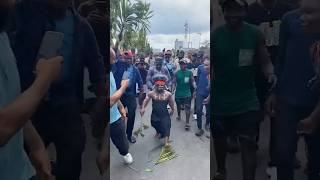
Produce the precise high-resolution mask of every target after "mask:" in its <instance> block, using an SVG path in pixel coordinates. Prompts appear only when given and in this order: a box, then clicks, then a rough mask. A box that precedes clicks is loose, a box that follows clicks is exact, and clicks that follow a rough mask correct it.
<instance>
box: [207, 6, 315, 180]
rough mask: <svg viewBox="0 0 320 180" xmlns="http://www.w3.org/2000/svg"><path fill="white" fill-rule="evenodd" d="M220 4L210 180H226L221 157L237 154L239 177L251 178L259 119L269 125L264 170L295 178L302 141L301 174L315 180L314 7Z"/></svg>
mask: <svg viewBox="0 0 320 180" xmlns="http://www.w3.org/2000/svg"><path fill="white" fill-rule="evenodd" d="M220 5H221V7H222V11H223V14H224V18H225V22H226V23H225V25H222V26H220V27H218V28H217V29H216V30H215V31H214V32H213V35H212V37H213V39H212V62H213V65H212V67H213V68H212V74H213V76H214V78H213V81H212V93H211V94H212V95H213V98H212V102H211V103H212V112H213V128H212V129H213V130H212V133H213V141H214V151H215V156H213V157H212V158H214V159H211V160H212V161H214V162H215V163H216V165H217V169H216V172H215V174H214V177H213V179H214V180H225V179H227V169H226V156H227V154H228V153H234V152H238V151H240V152H241V158H242V163H241V166H242V179H243V180H254V179H256V176H255V173H256V168H257V163H258V162H257V150H258V148H259V147H258V142H259V132H260V131H259V129H260V123H261V122H262V121H263V120H264V119H269V120H270V121H271V126H270V144H269V155H270V161H269V163H268V166H269V167H268V169H270V168H276V170H277V179H278V180H293V179H294V168H299V167H300V162H299V160H298V159H297V158H296V156H295V154H296V152H297V140H298V138H299V137H302V136H303V137H304V140H305V143H306V157H307V160H308V163H307V167H306V170H305V172H306V174H307V176H308V179H309V180H318V179H320V174H319V173H320V156H319V152H320V136H319V134H320V131H319V124H318V122H319V118H320V117H319V113H318V112H319V111H318V110H319V105H318V104H319V78H318V77H319V76H318V74H319V60H320V59H319V42H320V36H319V35H320V31H319V30H320V29H319V27H320V26H319V25H320V23H319V22H320V3H319V1H317V0H302V1H301V2H299V4H298V2H297V3H296V4H293V5H289V4H286V3H284V2H282V1H277V0H258V1H256V2H254V3H252V4H250V5H249V4H248V2H247V1H246V0H221V1H220ZM213 23H214V22H213ZM229 173H231V172H229ZM239 179H240V178H239Z"/></svg>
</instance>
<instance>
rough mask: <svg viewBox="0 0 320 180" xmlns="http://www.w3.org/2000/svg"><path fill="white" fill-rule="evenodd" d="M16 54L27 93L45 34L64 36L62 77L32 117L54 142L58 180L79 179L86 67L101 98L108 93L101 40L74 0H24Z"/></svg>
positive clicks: (46, 140) (18, 21)
mask: <svg viewBox="0 0 320 180" xmlns="http://www.w3.org/2000/svg"><path fill="white" fill-rule="evenodd" d="M15 18H16V19H15V20H16V21H15V25H16V27H15V33H13V34H12V35H14V36H12V44H13V50H14V53H15V55H16V58H17V64H18V69H19V72H20V78H21V85H22V89H23V90H24V89H25V88H27V87H28V86H30V83H31V82H32V81H33V80H34V78H35V77H34V73H33V70H34V64H35V60H36V57H37V55H38V51H39V47H40V46H41V42H42V39H43V36H44V34H45V32H46V31H56V32H61V33H63V34H64V40H63V46H62V49H61V55H62V56H63V58H64V63H63V67H62V71H61V73H60V77H59V79H58V81H57V82H56V83H54V84H53V85H52V86H51V88H50V90H49V92H48V94H47V96H46V98H45V99H44V100H43V102H42V104H41V105H40V106H39V108H38V110H37V112H36V113H35V115H34V117H33V118H32V120H33V123H34V125H35V127H36V129H37V130H38V132H39V134H40V135H41V137H42V139H43V141H44V143H45V145H46V146H47V145H49V144H50V143H54V145H55V147H56V152H57V168H56V179H57V180H79V178H80V172H81V161H82V153H83V150H84V147H85V139H86V134H85V129H84V125H83V121H82V119H81V107H82V105H83V81H84V78H83V76H84V68H85V67H87V68H88V70H89V74H90V82H91V84H92V87H93V90H94V91H95V94H96V95H97V96H101V95H103V93H105V90H104V89H103V88H105V85H104V84H105V73H104V65H103V60H102V57H101V55H100V53H99V50H98V47H97V41H96V38H95V35H94V32H93V30H92V28H91V27H90V25H89V23H88V22H87V21H86V20H85V19H83V18H82V17H80V15H79V14H78V13H77V12H76V11H75V10H74V8H73V6H72V1H71V0H64V1H61V0H47V1H39V0H28V1H20V2H19V3H18V4H17V6H16V9H15Z"/></svg>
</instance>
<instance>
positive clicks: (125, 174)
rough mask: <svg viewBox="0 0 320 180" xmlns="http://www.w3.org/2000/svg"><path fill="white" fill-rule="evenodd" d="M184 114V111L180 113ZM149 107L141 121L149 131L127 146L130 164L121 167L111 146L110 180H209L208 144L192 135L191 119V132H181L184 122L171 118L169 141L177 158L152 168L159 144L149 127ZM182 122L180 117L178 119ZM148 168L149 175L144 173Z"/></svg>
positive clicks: (157, 154) (114, 149)
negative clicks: (146, 125)
mask: <svg viewBox="0 0 320 180" xmlns="http://www.w3.org/2000/svg"><path fill="white" fill-rule="evenodd" d="M183 112H184V111H183ZM150 115H151V103H150V104H149V106H148V108H147V111H146V114H145V115H144V118H143V121H144V122H145V123H146V124H148V125H149V126H150V128H148V129H146V130H144V131H143V133H144V134H145V137H141V136H139V138H138V139H137V143H135V144H131V146H130V152H131V154H132V155H133V158H134V163H133V164H132V165H131V166H130V167H128V166H125V165H123V162H122V157H121V156H120V155H119V154H118V151H117V150H116V148H115V146H113V144H112V145H111V169H110V170H111V172H112V173H111V179H112V180H127V179H131V180H144V179H145V180H206V179H209V177H210V172H209V171H210V149H209V148H210V140H209V139H208V138H206V137H205V136H203V137H201V138H198V137H196V136H195V135H194V133H195V131H196V121H194V120H193V118H191V120H190V122H191V130H190V132H186V131H185V130H184V121H177V120H176V113H175V115H174V116H173V117H172V127H171V140H172V146H173V149H174V150H175V151H176V153H177V154H178V155H179V156H178V157H177V158H175V159H173V160H170V161H168V162H165V163H162V164H159V165H156V166H155V165H154V163H153V162H154V161H155V160H156V159H157V158H158V157H159V154H160V150H161V145H162V144H163V142H162V141H160V140H156V139H155V138H154V137H153V136H154V134H155V130H154V129H153V128H152V127H151V125H150ZM182 119H184V113H183V115H182ZM140 120H141V119H140V114H137V118H136V124H135V125H136V127H135V129H136V128H138V127H139V125H140V124H139V123H140ZM146 168H150V169H152V170H153V171H152V172H146V171H145V169H146Z"/></svg>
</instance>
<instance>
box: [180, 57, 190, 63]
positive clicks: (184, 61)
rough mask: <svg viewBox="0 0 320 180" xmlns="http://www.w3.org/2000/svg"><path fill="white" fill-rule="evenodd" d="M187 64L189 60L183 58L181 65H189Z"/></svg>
mask: <svg viewBox="0 0 320 180" xmlns="http://www.w3.org/2000/svg"><path fill="white" fill-rule="evenodd" d="M187 63H188V60H187V58H183V59H181V60H180V61H179V64H187Z"/></svg>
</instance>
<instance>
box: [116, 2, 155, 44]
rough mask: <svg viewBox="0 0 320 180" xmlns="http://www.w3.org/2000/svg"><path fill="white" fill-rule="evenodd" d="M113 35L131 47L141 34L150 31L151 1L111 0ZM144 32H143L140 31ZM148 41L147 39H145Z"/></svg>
mask: <svg viewBox="0 0 320 180" xmlns="http://www.w3.org/2000/svg"><path fill="white" fill-rule="evenodd" d="M110 12H111V25H112V30H111V36H112V39H117V41H118V42H122V41H123V42H122V44H123V46H125V47H126V48H129V47H130V46H135V45H136V43H135V42H137V41H138V40H137V39H140V38H139V37H140V36H139V34H147V32H150V30H149V28H150V19H151V18H152V16H153V15H152V13H153V12H152V11H151V10H150V3H146V2H142V1H141V0H138V1H134V2H133V1H130V0H111V9H110ZM140 32H142V33H140ZM144 37H145V38H146V35H145V36H144ZM145 41H146V40H145Z"/></svg>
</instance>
